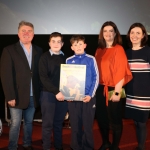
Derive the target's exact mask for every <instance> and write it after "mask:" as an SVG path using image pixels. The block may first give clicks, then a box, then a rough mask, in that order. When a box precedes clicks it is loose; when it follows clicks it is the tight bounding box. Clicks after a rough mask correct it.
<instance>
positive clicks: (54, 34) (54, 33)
mask: <svg viewBox="0 0 150 150" xmlns="http://www.w3.org/2000/svg"><path fill="white" fill-rule="evenodd" d="M53 37H60V38H61V42H63V36H62V34H61V33H59V32H53V33H51V34H50V36H49V41H51V38H53Z"/></svg>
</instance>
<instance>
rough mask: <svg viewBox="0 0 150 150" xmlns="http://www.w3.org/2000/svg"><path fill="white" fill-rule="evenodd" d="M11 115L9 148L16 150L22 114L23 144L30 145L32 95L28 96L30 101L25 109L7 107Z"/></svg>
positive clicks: (32, 114) (32, 115) (32, 108)
mask: <svg viewBox="0 0 150 150" xmlns="http://www.w3.org/2000/svg"><path fill="white" fill-rule="evenodd" d="M9 109H10V115H11V126H10V131H9V144H8V149H9V150H17V147H18V146H17V144H18V137H19V132H20V124H21V121H22V116H23V119H24V122H23V130H24V136H23V146H30V145H31V141H32V122H33V117H34V112H35V108H34V100H33V97H30V103H29V106H28V108H26V109H18V108H9Z"/></svg>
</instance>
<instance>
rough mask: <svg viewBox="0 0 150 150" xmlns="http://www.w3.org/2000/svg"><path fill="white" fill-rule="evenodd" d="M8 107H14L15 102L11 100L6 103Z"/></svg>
mask: <svg viewBox="0 0 150 150" xmlns="http://www.w3.org/2000/svg"><path fill="white" fill-rule="evenodd" d="M8 105H9V106H11V107H14V106H15V105H16V100H15V99H13V100H10V101H8Z"/></svg>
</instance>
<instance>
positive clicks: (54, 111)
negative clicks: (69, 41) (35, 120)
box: [39, 32, 68, 150]
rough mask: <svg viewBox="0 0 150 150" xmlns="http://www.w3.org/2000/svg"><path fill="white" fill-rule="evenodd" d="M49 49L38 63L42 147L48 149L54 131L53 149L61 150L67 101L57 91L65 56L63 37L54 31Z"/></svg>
mask: <svg viewBox="0 0 150 150" xmlns="http://www.w3.org/2000/svg"><path fill="white" fill-rule="evenodd" d="M49 46H50V50H49V51H47V52H45V53H44V54H43V55H42V56H41V58H40V63H39V74H40V79H41V83H42V91H41V96H40V101H41V112H42V140H43V149H44V150H49V149H50V143H51V141H50V137H51V134H52V130H53V132H54V146H55V150H63V147H62V124H63V121H64V117H65V115H66V112H67V109H68V107H67V102H66V101H64V95H63V94H62V93H61V92H60V91H59V80H60V64H65V60H66V58H65V56H64V54H63V52H62V51H61V47H62V46H63V37H62V35H61V34H60V33H58V32H54V33H52V34H51V35H50V38H49Z"/></svg>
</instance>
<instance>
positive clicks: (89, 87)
mask: <svg viewBox="0 0 150 150" xmlns="http://www.w3.org/2000/svg"><path fill="white" fill-rule="evenodd" d="M70 42H71V44H72V46H71V49H72V50H73V51H74V52H75V55H73V56H71V57H69V58H68V59H67V60H66V63H67V64H76V65H86V79H85V97H84V98H83V102H82V101H72V102H69V103H68V108H69V115H70V123H71V134H72V136H71V148H72V149H73V150H93V149H94V140H93V128H92V127H93V121H94V116H95V108H96V100H95V92H96V89H97V87H98V84H99V72H98V68H97V63H96V60H95V58H94V57H93V56H91V55H88V54H86V53H85V51H84V49H85V48H86V44H85V38H84V37H83V36H81V35H75V36H73V37H72V38H71V40H70Z"/></svg>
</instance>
